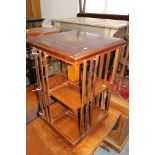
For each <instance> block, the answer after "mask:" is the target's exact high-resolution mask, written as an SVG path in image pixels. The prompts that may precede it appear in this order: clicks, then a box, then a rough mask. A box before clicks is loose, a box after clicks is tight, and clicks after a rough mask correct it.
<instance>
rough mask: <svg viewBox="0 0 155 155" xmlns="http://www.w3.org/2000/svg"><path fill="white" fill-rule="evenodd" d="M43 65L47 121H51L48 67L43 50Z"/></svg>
mask: <svg viewBox="0 0 155 155" xmlns="http://www.w3.org/2000/svg"><path fill="white" fill-rule="evenodd" d="M43 65H44V68H45V81H46V104H47V103H48V105H47V111H48V117H49V121H51V113H50V109H49V102H50V98H49V86H48V68H47V60H46V52H43Z"/></svg>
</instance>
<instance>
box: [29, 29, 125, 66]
mask: <svg viewBox="0 0 155 155" xmlns="http://www.w3.org/2000/svg"><path fill="white" fill-rule="evenodd" d="M27 42H28V43H29V44H30V45H32V46H34V47H37V48H39V49H41V50H44V51H46V52H47V53H48V54H49V55H51V56H53V57H55V58H58V59H60V60H62V61H64V62H67V63H69V64H71V65H75V64H80V63H82V61H83V60H84V59H89V58H91V57H93V56H95V55H97V54H101V53H104V52H105V51H106V52H108V51H109V50H115V49H116V48H117V47H120V46H121V45H122V44H123V43H124V41H123V40H122V39H119V38H104V37H101V36H99V35H96V34H91V33H87V32H81V31H68V32H61V33H57V34H51V35H45V36H39V37H35V38H28V39H27ZM105 45H106V46H105Z"/></svg>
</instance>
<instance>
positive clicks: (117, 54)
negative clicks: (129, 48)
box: [111, 48, 120, 84]
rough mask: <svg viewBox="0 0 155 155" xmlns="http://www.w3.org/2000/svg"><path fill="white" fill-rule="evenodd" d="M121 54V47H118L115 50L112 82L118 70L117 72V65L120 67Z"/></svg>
mask: <svg viewBox="0 0 155 155" xmlns="http://www.w3.org/2000/svg"><path fill="white" fill-rule="evenodd" d="M119 56H120V49H119V48H118V49H117V50H116V52H115V58H114V63H113V69H112V78H111V84H113V83H114V80H115V76H116V72H117V67H118V58H119Z"/></svg>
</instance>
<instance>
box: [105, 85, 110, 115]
mask: <svg viewBox="0 0 155 155" xmlns="http://www.w3.org/2000/svg"><path fill="white" fill-rule="evenodd" d="M110 97H111V87H110V88H109V90H108V91H107V93H106V100H105V110H106V111H107V112H108V110H109V104H110Z"/></svg>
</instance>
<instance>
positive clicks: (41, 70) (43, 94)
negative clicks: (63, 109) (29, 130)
mask: <svg viewBox="0 0 155 155" xmlns="http://www.w3.org/2000/svg"><path fill="white" fill-rule="evenodd" d="M42 61H43V60H42V51H41V50H39V63H40V73H41V74H40V75H41V83H42V92H41V93H42V100H43V105H44V112H45V117H46V118H47V119H48V117H47V105H46V87H45V81H44V80H45V79H44V73H43V69H44V67H43V63H42Z"/></svg>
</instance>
